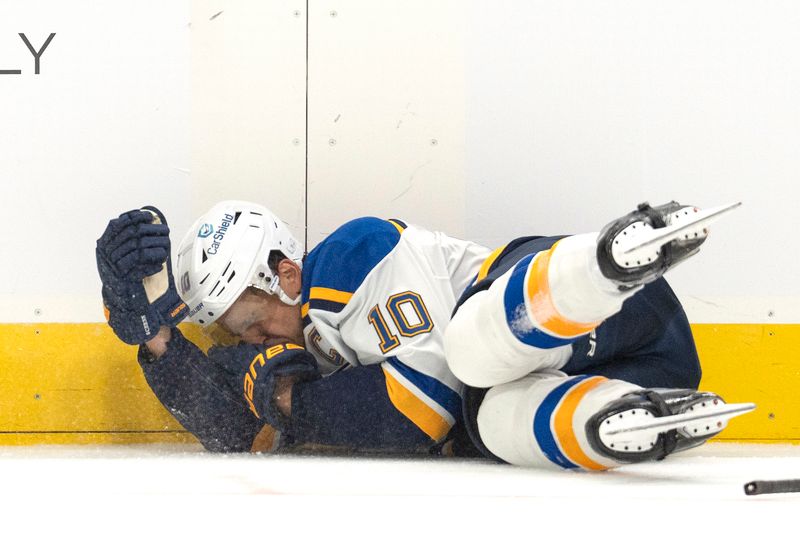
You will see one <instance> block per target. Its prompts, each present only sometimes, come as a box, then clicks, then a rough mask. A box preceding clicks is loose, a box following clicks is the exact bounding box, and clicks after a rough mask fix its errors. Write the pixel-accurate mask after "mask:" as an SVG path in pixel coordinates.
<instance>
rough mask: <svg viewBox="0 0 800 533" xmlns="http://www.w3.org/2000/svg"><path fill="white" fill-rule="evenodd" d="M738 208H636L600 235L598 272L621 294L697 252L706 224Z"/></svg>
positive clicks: (648, 206)
mask: <svg viewBox="0 0 800 533" xmlns="http://www.w3.org/2000/svg"><path fill="white" fill-rule="evenodd" d="M739 205H741V203H735V204H730V205H727V206H721V207H716V208H712V209H703V210H701V209H698V208H697V207H691V206H685V205H680V204H678V203H677V202H669V203H667V204H664V205H659V206H656V207H651V206H650V204H648V203H646V202H645V203H643V204H640V205H639V206H638V208H637V209H636V211H632V212H631V213H628V214H627V215H625V216H623V217H621V218H618V219H617V220H614V221H613V222H611V223H610V224H608V225H607V226H606V227H605V228H603V230H602V231H601V232H600V236H599V237H598V239H597V262H598V263H599V265H600V271H601V272H602V273H603V276H605V277H606V278H608V279H610V280H612V281H616V282H618V283H619V289H620V290H621V291H625V290H628V289H631V288H633V287H636V286H638V285H643V284H645V283H649V282H651V281H654V280H655V279H657V278H659V277H661V276H663V275H664V273H665V272H666V271H667V270H669V269H671V268H673V267H674V266H675V265H677V264H678V263H680V262H682V261H685V260H686V259H688V258H689V257H691V256H693V255H694V254H696V253H697V252H699V251H700V245H701V244H703V242H705V240H706V237H707V236H708V226H709V224H710V223H711V221H712V220H714V219H716V218H717V217H719V216H720V215H722V214H723V213H725V212H727V211H730V210H731V209H734V208H736V207H739Z"/></svg>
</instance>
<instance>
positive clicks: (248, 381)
mask: <svg viewBox="0 0 800 533" xmlns="http://www.w3.org/2000/svg"><path fill="white" fill-rule="evenodd" d="M208 357H209V358H210V359H213V360H214V361H215V362H216V363H218V364H220V365H221V366H223V367H224V368H225V369H226V370H228V372H229V373H230V375H231V379H232V383H231V384H232V386H233V388H234V390H236V391H239V392H241V393H242V394H243V395H244V400H245V402H246V403H247V405H248V406H249V407H250V410H251V411H252V412H253V413H254V414H255V415H256V416H257V417H259V418H260V419H262V420H263V421H264V422H266V423H267V424H269V425H270V426H272V427H274V428H276V429H278V430H279V431H285V430H286V427H287V424H288V420H287V419H286V417H285V416H283V414H281V412H280V411H279V410H278V408H277V407H276V406H275V403H274V399H273V396H274V394H275V384H276V380H277V378H279V377H284V376H286V377H291V378H294V382H295V383H296V382H299V381H312V380H314V379H317V378H319V377H320V373H319V370H318V369H317V361H316V359H314V356H313V355H311V354H310V353H308V352H307V351H306V350H305V349H304V348H303V347H302V346H298V345H297V344H290V343H287V344H276V345H274V346H266V345H263V344H244V343H241V344H239V345H238V346H225V347H220V346H214V347H212V348H211V349H210V350H209V351H208Z"/></svg>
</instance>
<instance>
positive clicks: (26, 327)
mask: <svg viewBox="0 0 800 533" xmlns="http://www.w3.org/2000/svg"><path fill="white" fill-rule="evenodd" d="M182 328H183V327H182ZM185 331H187V332H188V335H189V336H190V337H196V336H197V334H198V331H197V330H196V328H192V327H188V328H187V329H186V330H185ZM136 351H137V348H136V347H134V346H128V345H126V344H123V343H122V342H120V341H119V340H118V339H117V338H116V337H115V336H114V333H113V332H112V331H111V328H109V327H108V325H106V324H0V444H42V443H58V444H77V443H92V444H99V443H110V444H116V443H125V444H129V443H148V442H196V441H195V440H194V437H192V436H191V435H190V434H188V433H186V432H185V430H184V429H183V428H182V427H181V425H180V424H178V422H176V421H175V419H174V418H173V417H172V415H170V414H169V413H168V412H167V411H166V409H164V407H162V405H161V404H160V403H159V401H158V400H157V399H156V398H155V396H154V395H153V393H152V392H151V391H150V389H149V387H148V386H147V382H146V381H145V379H144V376H143V374H142V371H141V369H140V368H139V364H138V363H137V361H136Z"/></svg>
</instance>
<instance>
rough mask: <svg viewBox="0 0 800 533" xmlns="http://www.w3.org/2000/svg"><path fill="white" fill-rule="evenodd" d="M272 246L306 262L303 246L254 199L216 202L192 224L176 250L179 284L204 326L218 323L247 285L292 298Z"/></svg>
mask: <svg viewBox="0 0 800 533" xmlns="http://www.w3.org/2000/svg"><path fill="white" fill-rule="evenodd" d="M272 251H279V252H282V253H283V255H285V256H286V257H287V258H288V259H291V260H292V261H294V262H295V263H297V264H298V265H301V266H302V260H303V246H302V245H301V244H300V242H299V241H298V240H297V239H295V238H294V237H293V236H292V234H291V233H290V232H289V228H287V227H286V225H285V224H284V223H283V222H281V221H280V220H279V219H278V218H277V217H276V216H275V215H273V214H272V212H270V211H269V210H268V209H267V208H265V207H263V206H261V205H258V204H254V203H251V202H239V201H225V202H220V203H218V204H217V205H215V206H214V207H212V208H211V210H209V211H208V212H207V213H206V214H205V215H203V216H201V217H200V218H199V219H198V220H197V221H196V222H195V223H194V225H193V226H192V227H191V229H190V230H189V232H188V233H187V234H186V236H185V237H184V238H183V241H181V244H180V247H179V248H178V255H177V279H176V280H175V281H176V286H177V288H178V292H179V293H180V296H181V298H182V299H183V301H184V302H186V305H188V306H189V317H190V319H191V320H192V321H193V322H196V323H198V324H200V325H202V326H209V325H211V324H213V323H214V322H215V321H216V320H217V319H218V318H219V317H220V316H221V315H222V314H223V313H224V312H225V311H227V310H228V309H229V308H230V306H231V305H233V303H234V302H235V301H236V299H237V298H238V297H239V296H240V295H241V294H242V293H243V292H244V290H245V289H246V288H247V287H256V288H258V289H261V290H263V291H264V292H266V293H267V294H272V295H276V296H278V297H279V298H280V299H281V301H283V302H284V303H286V304H289V305H296V304H297V303H298V302H299V301H300V297H299V296H298V297H297V298H294V299H291V298H289V297H288V296H287V295H286V294H285V293H284V292H283V290H282V289H281V287H280V285H279V284H278V276H277V273H276V272H274V271H272V270H271V269H270V268H269V265H268V260H269V256H270V253H271V252H272Z"/></svg>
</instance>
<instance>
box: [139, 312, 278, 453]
mask: <svg viewBox="0 0 800 533" xmlns="http://www.w3.org/2000/svg"><path fill="white" fill-rule="evenodd" d="M138 359H139V365H140V366H141V368H142V371H143V373H144V376H145V379H146V380H147V384H148V385H149V386H150V389H151V390H152V391H153V393H154V394H155V395H156V397H157V398H158V399H159V401H160V402H161V403H162V405H164V407H165V408H166V409H167V410H168V411H169V412H170V413H171V414H172V415H173V416H174V417H175V419H176V420H177V421H178V422H180V423H181V425H182V426H183V427H184V428H185V429H186V430H187V431H189V432H190V433H192V434H193V435H194V436H195V437H197V439H198V440H199V441H200V443H201V444H202V445H203V446H204V447H205V448H206V449H207V450H209V451H213V452H247V451H251V450H252V449H253V447H254V444H255V441H256V437H257V436H258V435H259V433H260V432H261V431H262V429H264V427H265V426H264V423H263V422H261V421H260V420H259V419H258V418H256V417H255V416H254V415H253V414H252V413H251V412H250V410H249V409H248V407H247V405H246V404H245V403H244V400H243V399H242V395H241V392H237V391H235V390H233V389H232V388H231V386H230V384H229V381H230V380H229V378H228V373H227V371H226V370H225V368H223V367H222V366H221V365H219V364H217V363H216V362H215V361H214V360H212V359H211V358H209V357H206V355H205V354H204V353H203V352H202V351H201V350H200V348H198V347H197V346H195V345H194V344H192V343H191V342H189V341H188V340H187V339H186V338H185V337H184V336H183V335H182V334H181V332H180V330H178V329H177V328H173V329H172V339H171V340H170V341H169V344H168V345H167V352H166V353H165V354H164V355H162V356H161V357H159V358H157V359H153V358H152V357H151V356H150V353H149V351H148V350H147V348H146V347H145V346H144V345H142V346H140V348H139V356H138ZM274 444H277V443H271V444H268V445H267V449H273V448H274Z"/></svg>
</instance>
